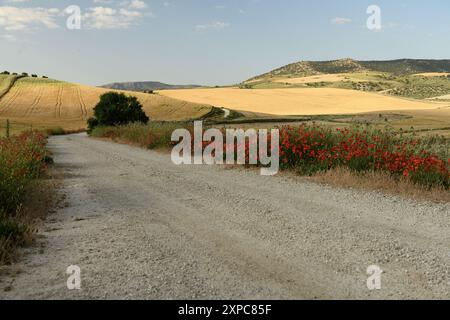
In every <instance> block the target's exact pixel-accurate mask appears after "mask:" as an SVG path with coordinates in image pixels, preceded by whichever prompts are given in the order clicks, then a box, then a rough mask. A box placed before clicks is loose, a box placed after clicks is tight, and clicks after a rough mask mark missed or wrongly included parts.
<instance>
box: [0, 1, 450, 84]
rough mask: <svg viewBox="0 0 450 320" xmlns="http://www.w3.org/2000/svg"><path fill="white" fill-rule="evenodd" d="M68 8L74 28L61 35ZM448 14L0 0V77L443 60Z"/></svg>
mask: <svg viewBox="0 0 450 320" xmlns="http://www.w3.org/2000/svg"><path fill="white" fill-rule="evenodd" d="M372 4H374V5H377V6H379V7H380V9H381V23H382V29H381V30H379V31H371V30H369V29H368V28H367V27H366V21H367V19H368V17H369V15H368V14H367V13H366V10H367V7H368V6H369V5H372ZM70 5H77V6H79V7H80V9H81V14H82V24H81V29H80V30H69V29H67V27H66V20H67V18H68V15H67V14H66V13H64V9H65V8H66V7H68V6H70ZM449 15H450V1H448V0H430V1H419V0H371V1H365V0H340V1H339V0H314V1H313V0H311V1H304V0H222V1H218V0H82V1H77V0H69V1H67V0H0V52H1V60H0V69H5V70H10V71H17V72H22V71H27V72H31V73H38V74H45V75H48V76H50V77H52V78H56V79H63V80H67V81H73V82H79V83H86V84H91V85H101V84H104V83H108V82H115V81H141V80H155V81H162V82H168V83H174V84H191V83H192V84H205V85H216V84H217V85H223V84H230V83H237V82H240V81H242V80H245V79H247V78H249V77H252V76H255V75H257V74H261V73H263V72H266V71H269V70H271V69H273V68H276V67H280V66H282V65H285V64H287V63H290V62H295V61H299V60H327V59H338V58H346V57H351V58H355V59H363V60H371V59H395V58H404V57H406V58H436V59H438V58H439V59H441V58H442V59H446V58H448V59H450V41H449V35H450V18H449Z"/></svg>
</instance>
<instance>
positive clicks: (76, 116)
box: [0, 77, 211, 131]
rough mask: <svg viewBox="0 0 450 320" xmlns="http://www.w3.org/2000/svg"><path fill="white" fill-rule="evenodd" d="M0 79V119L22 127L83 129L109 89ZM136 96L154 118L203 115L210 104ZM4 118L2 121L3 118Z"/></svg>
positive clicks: (183, 118)
mask: <svg viewBox="0 0 450 320" xmlns="http://www.w3.org/2000/svg"><path fill="white" fill-rule="evenodd" d="M2 78H3V79H1V78H0V89H1V88H8V89H9V90H6V91H7V93H6V94H4V95H3V97H1V99H0V121H1V125H3V122H4V121H3V120H4V119H10V120H11V123H12V124H13V125H14V124H17V126H16V127H14V126H13V129H16V128H17V127H18V128H19V129H16V130H17V131H21V129H20V128H22V127H24V128H26V127H28V128H29V127H30V126H33V127H35V128H49V127H57V126H59V127H62V128H64V129H70V130H73V129H81V128H84V127H85V125H86V120H87V119H88V118H89V117H90V116H92V114H93V108H94V106H95V105H96V104H97V102H98V101H99V97H100V95H101V94H103V93H106V92H108V91H111V90H108V89H103V88H97V87H90V86H85V85H78V84H73V83H67V82H62V81H56V80H51V79H38V78H28V77H27V78H21V79H19V80H17V81H16V82H15V84H14V86H12V88H9V85H8V83H9V81H10V78H7V77H2ZM125 93H126V94H130V95H133V96H136V97H137V98H138V99H139V101H140V102H141V103H142V105H143V107H144V111H145V112H146V113H147V115H149V117H150V118H151V119H153V120H165V121H177V120H189V119H196V118H199V117H202V116H203V115H205V114H207V113H209V112H210V111H211V106H209V105H205V104H197V103H191V102H186V101H180V100H177V99H173V98H170V97H165V96H161V95H157V94H144V93H134V92H133V93H130V92H125ZM2 119H3V120H2Z"/></svg>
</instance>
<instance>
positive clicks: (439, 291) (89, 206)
mask: <svg viewBox="0 0 450 320" xmlns="http://www.w3.org/2000/svg"><path fill="white" fill-rule="evenodd" d="M49 146H50V148H51V149H52V150H53V152H54V158H55V161H56V165H55V171H56V172H58V173H61V174H63V175H64V176H65V179H64V182H63V185H62V188H61V190H60V191H59V192H61V193H62V194H64V195H65V197H66V200H65V201H66V203H65V205H64V206H62V208H60V209H58V210H57V212H56V213H54V214H52V215H51V216H50V217H49V218H48V220H47V222H46V223H45V224H44V226H43V227H42V230H43V231H42V235H43V237H42V239H41V240H39V241H38V242H37V243H36V244H35V245H34V246H33V247H32V248H30V249H28V250H27V254H26V255H25V256H24V257H23V259H22V262H21V263H20V265H19V267H20V269H21V270H22V272H21V273H20V274H18V275H16V276H15V278H12V279H5V278H3V279H2V281H1V282H0V290H1V291H0V298H4V299H20V298H31V299H60V298H71V299H115V298H118V299H137V298H140V299H210V298H213V299H217V298H221V299H240V298H243V299H280V298H284V299H347V298H357V299H377V298H382V299H391V298H393V299H398V298H406V299H414V298H425V299H427V298H440V299H448V298H450V204H449V203H447V204H432V203H415V202H412V201H407V200H403V199H401V198H396V197H388V196H383V195H381V194H377V193H362V192H357V191H352V190H340V189H335V188H332V187H326V186H321V185H316V184H313V183H309V182H305V181H303V180H302V179H300V178H295V177H289V176H285V175H282V176H276V177H263V176H260V175H258V171H257V170H244V169H226V168H222V167H216V166H175V165H173V164H172V163H171V161H170V158H169V156H168V155H166V154H161V153H157V152H152V151H147V150H143V149H139V148H135V147H131V146H127V145H120V144H114V143H111V142H106V141H100V140H93V139H90V138H88V137H86V136H85V135H84V134H78V135H70V136H60V137H52V138H50V141H49ZM42 248H43V250H42ZM70 265H76V266H79V267H80V270H81V290H68V288H67V284H66V281H67V277H68V275H66V269H67V267H68V266H70ZM371 265H376V266H378V267H379V268H381V269H382V270H383V271H384V272H383V273H382V275H381V279H380V281H381V289H380V290H369V289H368V287H367V278H368V277H369V276H368V275H367V268H368V267H369V266H371ZM5 285H10V288H9V289H10V290H8V291H7V292H6V291H4V290H3V288H2V287H4V286H5Z"/></svg>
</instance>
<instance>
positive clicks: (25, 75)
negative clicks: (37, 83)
mask: <svg viewBox="0 0 450 320" xmlns="http://www.w3.org/2000/svg"><path fill="white" fill-rule="evenodd" d="M0 74H4V75H13V76H18V75H19V74H18V73H17V72H13V73H10V72H9V71H3V72H2V73H0ZM21 75H22V76H24V77H30V75H29V74H28V73H27V72H22V73H21ZM31 77H32V78H38V75H37V74H32V75H31ZM42 78H44V79H48V77H47V76H42Z"/></svg>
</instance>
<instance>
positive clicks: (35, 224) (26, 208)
mask: <svg viewBox="0 0 450 320" xmlns="http://www.w3.org/2000/svg"><path fill="white" fill-rule="evenodd" d="M59 183H60V181H59V180H56V179H53V177H52V176H51V175H47V176H45V177H43V178H42V179H40V180H39V181H37V182H36V183H35V184H33V185H32V186H31V187H30V188H29V190H28V192H27V197H26V199H25V202H24V203H23V205H22V208H21V209H20V211H19V212H18V214H17V215H16V216H14V217H13V219H14V222H15V223H18V224H19V225H21V226H23V228H24V232H23V234H22V235H21V237H20V239H14V240H12V239H3V238H2V239H0V266H2V265H4V264H10V263H12V262H14V261H17V259H18V257H19V256H20V251H18V250H17V248H18V247H19V246H24V247H27V246H30V245H31V244H32V243H33V242H34V241H35V240H36V238H37V234H38V232H39V227H40V222H41V221H42V220H43V219H45V218H46V216H47V214H48V213H49V212H50V211H51V210H53V208H55V207H57V203H58V201H59V199H58V197H57V195H56V189H57V187H58V184H59ZM44 190H45V192H43V191H44ZM5 270H6V269H5V268H4V267H3V268H1V269H0V274H1V273H2V272H5Z"/></svg>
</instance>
